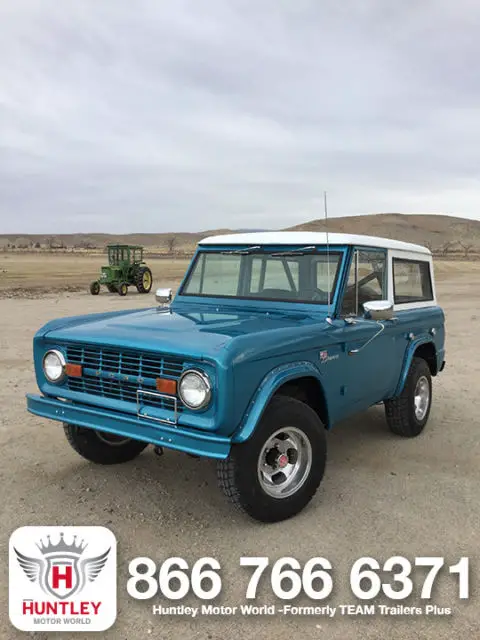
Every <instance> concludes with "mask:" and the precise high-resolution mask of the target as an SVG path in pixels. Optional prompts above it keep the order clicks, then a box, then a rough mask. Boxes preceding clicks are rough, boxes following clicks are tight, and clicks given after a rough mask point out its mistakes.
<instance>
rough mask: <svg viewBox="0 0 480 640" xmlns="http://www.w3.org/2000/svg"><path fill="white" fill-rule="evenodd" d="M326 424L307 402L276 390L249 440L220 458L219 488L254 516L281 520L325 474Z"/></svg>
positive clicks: (302, 502)
mask: <svg viewBox="0 0 480 640" xmlns="http://www.w3.org/2000/svg"><path fill="white" fill-rule="evenodd" d="M325 463H326V438H325V429H324V427H323V425H322V423H321V422H320V419H319V418H318V416H317V414H316V413H315V412H314V411H313V409H311V408H310V407H309V406H308V405H306V404H304V403H303V402H300V401H299V400H296V399H295V398H290V397H288V396H280V395H279V396H275V397H274V398H273V399H272V400H271V402H270V404H269V406H268V407H267V409H266V410H265V412H264V414H263V416H262V418H261V420H260V423H259V424H258V426H257V428H256V430H255V432H254V433H253V435H252V436H251V438H250V439H249V440H247V441H246V442H243V443H241V444H235V445H233V446H232V449H231V452H230V455H229V457H228V458H227V459H226V460H219V461H218V463H217V478H218V483H219V485H220V488H221V489H222V490H223V492H224V493H225V495H226V496H227V497H228V498H229V499H230V500H231V502H233V504H234V505H235V506H236V507H237V508H239V509H241V510H242V511H244V512H245V513H247V514H248V515H249V516H251V517H252V518H254V519H255V520H259V521H261V522H278V521H280V520H286V519H287V518H290V517H291V516H294V515H295V514H297V513H298V512H299V511H301V510H302V509H303V508H304V507H305V506H306V505H307V504H308V502H310V500H311V499H312V497H313V496H314V494H315V492H316V490H317V489H318V486H319V484H320V482H321V480H322V478H323V474H324V471H325Z"/></svg>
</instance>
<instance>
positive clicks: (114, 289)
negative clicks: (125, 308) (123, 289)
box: [106, 284, 117, 293]
mask: <svg viewBox="0 0 480 640" xmlns="http://www.w3.org/2000/svg"><path fill="white" fill-rule="evenodd" d="M106 286H107V289H108V291H109V293H116V292H117V288H116V287H115V285H113V284H107V285H106Z"/></svg>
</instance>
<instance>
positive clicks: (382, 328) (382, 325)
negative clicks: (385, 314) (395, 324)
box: [348, 322, 385, 356]
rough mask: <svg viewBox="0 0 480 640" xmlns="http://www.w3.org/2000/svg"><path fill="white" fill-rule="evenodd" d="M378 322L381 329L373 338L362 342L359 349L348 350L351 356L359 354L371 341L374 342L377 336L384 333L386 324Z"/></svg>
mask: <svg viewBox="0 0 480 640" xmlns="http://www.w3.org/2000/svg"><path fill="white" fill-rule="evenodd" d="M377 324H378V325H380V329H379V330H378V331H377V332H376V333H375V334H374V335H373V336H372V337H371V338H369V339H368V340H367V341H366V342H365V343H364V344H362V346H361V347H360V348H359V349H351V350H350V351H349V352H348V355H349V356H355V355H357V353H360V351H363V350H364V349H365V347H366V346H367V345H369V344H370V343H371V342H373V340H375V338H377V337H378V336H379V335H380V334H381V333H383V332H384V331H385V325H384V324H382V323H381V322H377Z"/></svg>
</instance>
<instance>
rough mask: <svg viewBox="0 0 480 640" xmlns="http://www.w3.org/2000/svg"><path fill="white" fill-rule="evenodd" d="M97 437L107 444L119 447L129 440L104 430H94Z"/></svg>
mask: <svg viewBox="0 0 480 640" xmlns="http://www.w3.org/2000/svg"><path fill="white" fill-rule="evenodd" d="M95 433H96V434H97V438H98V439H99V440H101V441H102V442H104V443H105V444H108V445H109V446H110V447H121V446H122V444H125V443H126V442H128V441H129V440H130V438H124V437H123V436H116V435H114V434H113V433H107V432H106V431H95Z"/></svg>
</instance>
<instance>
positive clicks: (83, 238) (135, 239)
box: [0, 213, 480, 253]
mask: <svg viewBox="0 0 480 640" xmlns="http://www.w3.org/2000/svg"><path fill="white" fill-rule="evenodd" d="M328 228H329V230H330V231H336V232H341V233H359V234H367V235H376V236H383V237H385V238H393V239H395V240H405V241H407V242H415V243H418V244H424V245H426V246H428V247H430V248H431V249H432V250H434V251H435V252H438V253H442V252H444V250H445V249H447V250H448V251H452V250H455V249H456V250H458V251H465V250H466V248H467V247H470V248H471V250H472V251H474V252H475V253H478V252H480V221H478V220H469V219H466V218H458V217H454V216H445V215H423V214H401V213H379V214H372V215H363V216H349V217H344V218H330V219H329V223H328ZM289 230H296V231H324V230H325V223H324V220H323V219H319V220H311V221H309V222H304V223H302V224H299V225H295V226H293V227H289ZM236 231H237V232H238V231H246V230H239V229H237V230H231V229H215V230H209V231H201V232H192V233H183V232H179V233H131V234H106V233H75V234H60V235H56V236H51V235H50V236H49V235H38V234H35V235H29V234H18V235H12V234H8V235H6V234H4V235H0V246H4V247H6V246H7V245H10V246H12V245H15V247H16V248H19V247H20V248H28V247H33V246H34V245H36V244H37V243H38V244H39V245H41V246H42V247H45V246H51V247H53V248H55V247H59V246H62V247H67V248H72V247H78V248H80V247H84V248H97V249H103V247H104V246H105V245H106V244H109V243H115V242H120V243H126V244H141V245H144V246H145V247H147V248H148V249H154V248H155V249H163V250H165V251H172V250H174V251H190V250H191V249H193V247H194V246H195V245H196V243H197V242H198V241H199V240H200V239H201V238H204V237H206V236H209V235H215V234H221V233H235V232H236Z"/></svg>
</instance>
